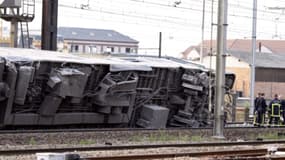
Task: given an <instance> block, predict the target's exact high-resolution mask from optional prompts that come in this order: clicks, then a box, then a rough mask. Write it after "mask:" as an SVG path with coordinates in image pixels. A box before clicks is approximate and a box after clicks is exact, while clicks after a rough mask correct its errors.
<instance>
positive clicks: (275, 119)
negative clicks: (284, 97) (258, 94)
mask: <svg viewBox="0 0 285 160" xmlns="http://www.w3.org/2000/svg"><path fill="white" fill-rule="evenodd" d="M269 113H270V120H269V124H270V125H279V123H280V117H281V101H280V99H279V97H278V94H275V95H274V99H273V100H272V101H271V102H270V104H269Z"/></svg>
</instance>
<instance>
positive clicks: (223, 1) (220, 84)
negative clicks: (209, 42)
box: [213, 0, 228, 138]
mask: <svg viewBox="0 0 285 160" xmlns="http://www.w3.org/2000/svg"><path fill="white" fill-rule="evenodd" d="M227 5H228V3H227V0H219V4H218V32H217V55H216V90H215V120H214V133H213V135H214V137H217V138H224V133H223V131H224V94H225V87H224V85H225V56H226V54H225V48H226V47H225V46H226V45H225V40H226V32H225V31H226V26H227V24H226V16H227Z"/></svg>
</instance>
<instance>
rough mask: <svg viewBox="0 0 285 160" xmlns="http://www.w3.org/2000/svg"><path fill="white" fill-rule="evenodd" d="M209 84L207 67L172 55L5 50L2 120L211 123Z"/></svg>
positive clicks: (0, 67) (1, 58)
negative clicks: (83, 54)
mask: <svg viewBox="0 0 285 160" xmlns="http://www.w3.org/2000/svg"><path fill="white" fill-rule="evenodd" d="M226 78H227V79H228V80H229V82H230V83H229V84H228V86H230V87H231V86H232V83H233V81H234V75H229V76H227V77H226ZM210 83H213V78H210V77H209V72H208V70H206V69H205V68H204V67H203V66H200V65H197V64H193V63H190V62H186V61H183V60H178V59H174V58H155V57H138V56H122V57H104V58H84V57H78V56H74V55H70V54H64V53H58V52H50V51H40V50H29V49H14V48H13V49H12V48H0V106H1V107H0V125H1V126H45V125H48V126H53V125H71V124H99V125H103V126H116V125H118V126H122V125H127V126H129V127H145V128H165V127H167V126H171V127H205V126H209V125H211V124H212V123H211V117H212V116H211V115H212V113H211V112H210V111H209V109H208V97H209V96H208V95H209V84H210ZM211 86H212V85H211ZM213 93H214V92H213Z"/></svg>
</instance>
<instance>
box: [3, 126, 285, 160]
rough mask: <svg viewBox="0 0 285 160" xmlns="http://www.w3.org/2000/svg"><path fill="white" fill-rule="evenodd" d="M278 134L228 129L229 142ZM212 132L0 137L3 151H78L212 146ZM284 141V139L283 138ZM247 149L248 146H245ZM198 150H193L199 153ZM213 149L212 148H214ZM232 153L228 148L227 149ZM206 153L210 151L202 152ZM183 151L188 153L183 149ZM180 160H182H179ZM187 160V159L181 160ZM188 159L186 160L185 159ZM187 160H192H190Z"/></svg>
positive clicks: (23, 158)
mask: <svg viewBox="0 0 285 160" xmlns="http://www.w3.org/2000/svg"><path fill="white" fill-rule="evenodd" d="M277 133H282V134H283V135H285V134H284V133H285V128H274V129H270V128H246V129H226V130H225V137H226V139H225V140H233V141H236V140H254V139H256V138H258V137H260V136H261V137H262V135H263V136H264V139H267V138H270V139H276V138H278V137H277ZM211 134H212V130H198V129H195V130H191V129H189V130H180V131H178V130H173V131H169V130H168V131H132V132H128V131H116V132H80V133H78V132H70V133H25V134H24V133H23V134H0V150H6V149H25V148H56V147H78V145H80V146H102V145H106V143H108V144H112V145H134V144H165V143H189V142H203V141H206V142H209V141H213V139H212V138H211ZM283 138H284V137H283ZM242 147H244V146H242ZM195 149H197V148H191V151H195ZM211 149H212V148H211ZM227 149H228V147H227ZM201 150H204V151H206V150H207V148H201ZM147 151H148V152H146V150H142V151H140V150H134V151H133V150H132V151H127V153H129V152H136V153H142V154H145V153H155V152H157V149H156V150H147ZM179 151H180V152H181V151H184V150H183V149H181V148H180V149H179ZM120 153H123V152H121V151H119V152H115V151H114V152H113V151H112V152H95V153H91V152H82V154H83V155H92V154H94V155H97V154H100V155H102V156H104V154H105V155H110V154H116V155H119V154H120ZM6 159H7V160H18V159H19V160H26V159H27V160H33V159H36V158H35V155H30V156H26V155H25V156H23V155H22V156H10V157H1V156H0V160H6ZM176 159H178V158H176ZM179 159H183V158H179ZM184 159H185V158H184ZM186 159H189V157H188V158H186Z"/></svg>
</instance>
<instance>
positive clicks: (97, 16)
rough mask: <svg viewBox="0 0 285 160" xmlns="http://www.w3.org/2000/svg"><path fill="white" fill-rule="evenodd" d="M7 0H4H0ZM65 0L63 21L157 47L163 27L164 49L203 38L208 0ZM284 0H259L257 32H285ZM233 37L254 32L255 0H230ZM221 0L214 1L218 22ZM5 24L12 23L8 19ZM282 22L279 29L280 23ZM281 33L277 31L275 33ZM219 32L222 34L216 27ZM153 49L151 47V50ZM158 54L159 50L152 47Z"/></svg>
mask: <svg viewBox="0 0 285 160" xmlns="http://www.w3.org/2000/svg"><path fill="white" fill-rule="evenodd" d="M0 1H1V0H0ZM179 1H180V0H176V1H175V0H80V1H79V0H59V19H58V26H68V27H83V28H98V29H113V30H116V31H118V32H121V33H123V34H126V35H128V36H130V37H132V38H134V39H136V40H138V41H139V42H140V44H139V47H140V48H142V50H141V51H140V52H145V51H144V50H143V48H157V47H158V34H159V32H160V31H161V32H162V33H163V41H162V47H163V50H162V54H163V55H170V56H178V55H179V53H180V52H182V51H184V50H185V49H186V48H187V47H188V46H190V45H197V44H199V42H200V41H201V23H202V20H201V19H202V0H181V1H180V2H181V3H180V4H179V5H177V6H176V7H175V6H174V4H175V2H179ZM41 2H42V0H36V18H35V20H34V21H33V22H32V24H31V25H30V28H31V29H32V30H35V31H38V33H40V32H39V31H40V28H41V7H42V3H41ZM211 3H212V2H211V0H206V12H205V13H206V18H205V39H210V37H211V34H210V28H211ZM276 6H279V7H285V1H284V0H259V1H258V24H257V38H259V39H272V38H275V39H280V38H285V33H284V32H285V31H284V29H283V28H285V15H284V14H283V13H284V12H282V11H281V10H270V9H269V8H268V7H276ZM228 10H229V12H228V15H229V16H228V24H229V26H228V39H234V38H240V39H243V38H248V39H249V38H250V37H251V29H252V26H251V25H252V19H251V18H252V0H229V8H228ZM216 11H217V0H215V1H214V22H213V23H216V19H217V16H216ZM276 19H278V20H276ZM4 25H6V26H7V23H5V24H4ZM276 26H277V29H276ZM275 33H277V35H275ZM213 36H214V37H213V38H215V37H216V30H215V27H214V34H213ZM149 52H150V51H148V54H150V53H149ZM152 53H153V54H157V50H152Z"/></svg>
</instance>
